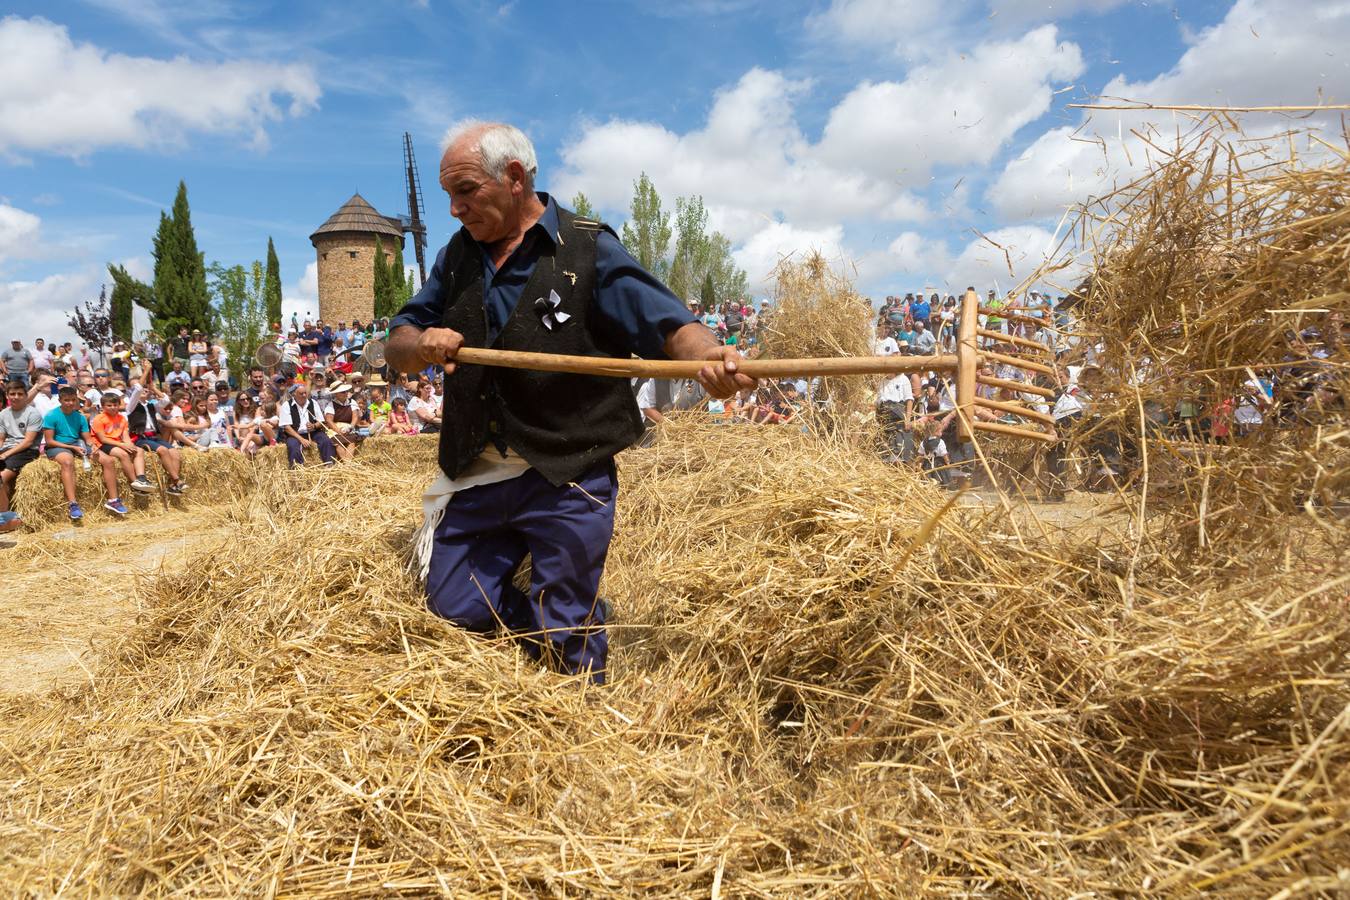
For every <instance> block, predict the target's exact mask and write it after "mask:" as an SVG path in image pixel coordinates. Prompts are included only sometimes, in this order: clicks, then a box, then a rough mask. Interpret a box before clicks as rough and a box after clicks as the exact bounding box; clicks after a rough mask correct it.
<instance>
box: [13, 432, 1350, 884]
mask: <svg viewBox="0 0 1350 900" xmlns="http://www.w3.org/2000/svg"><path fill="white" fill-rule="evenodd" d="M663 431H664V435H663V439H662V440H661V441H659V442H658V443H656V444H655V445H654V446H652V447H650V448H646V449H643V450H637V451H630V452H627V453H625V454H623V456H622V457H621V470H622V471H621V481H622V483H623V491H622V493H621V499H620V504H621V505H620V508H619V510H618V525H617V533H616V540H615V544H614V547H613V549H612V553H611V562H610V568H609V571H608V573H607V575H606V580H605V588H604V589H605V591H606V592H607V593H608V595H609V596H610V597H612V598H613V600H614V601H615V603H616V605H617V607H618V609H619V615H620V618H619V624H618V625H617V626H616V629H615V631H616V639H615V651H614V658H613V665H614V674H615V676H616V679H615V682H614V683H613V684H612V685H611V686H609V687H606V688H603V689H590V688H587V687H586V686H585V685H583V684H579V683H577V682H576V681H573V680H570V679H566V678H562V677H559V676H555V675H552V674H549V673H546V672H542V671H540V670H539V669H538V668H537V667H536V666H535V665H534V664H533V663H531V662H529V661H528V660H526V659H525V658H524V657H523V656H522V655H521V654H519V653H518V652H517V651H516V649H515V648H514V646H513V645H512V644H510V643H509V642H506V641H501V640H484V639H478V638H473V637H470V636H468V635H466V634H464V633H462V632H459V631H457V630H456V629H454V628H452V627H449V626H447V625H446V624H445V623H444V622H441V621H439V620H437V619H435V618H434V617H432V616H430V615H429V614H427V613H425V612H424V611H423V608H422V603H421V599H420V595H419V590H418V586H417V585H416V584H414V583H413V581H412V580H411V578H410V577H409V576H408V575H407V573H406V570H405V569H404V568H403V567H402V565H401V560H402V557H403V556H404V555H405V552H406V545H407V541H408V537H409V535H410V534H411V532H412V530H413V528H414V527H415V526H416V524H417V518H418V511H417V504H416V498H417V494H418V492H419V491H420V489H421V487H422V484H423V483H424V481H423V480H424V479H426V478H429V477H430V476H431V474H432V473H433V472H434V457H433V456H432V454H431V453H430V452H429V451H430V450H431V448H430V445H429V444H427V445H425V449H424V450H419V449H418V448H412V449H410V450H409V451H408V457H407V459H406V460H405V461H404V463H403V464H402V465H403V466H404V467H405V468H404V470H403V472H402V473H401V475H400V477H397V478H395V477H390V471H389V469H388V468H387V467H386V466H385V465H376V464H375V462H376V454H374V453H371V454H370V455H369V457H368V459H367V460H359V461H358V462H356V463H354V464H353V465H350V466H345V467H338V468H336V469H332V470H312V471H310V470H306V471H302V472H288V471H285V470H283V469H278V470H275V471H269V472H265V473H263V474H262V475H261V476H260V479H259V484H258V490H257V491H256V492H255V494H254V496H253V498H252V501H251V503H250V504H248V505H247V507H241V509H242V510H243V511H241V513H240V526H241V528H247V529H248V531H249V534H250V540H248V541H245V542H240V543H239V544H238V545H237V546H234V547H231V548H230V552H229V553H228V554H222V553H221V552H220V551H219V549H218V548H216V547H210V548H203V551H202V553H201V554H200V555H199V556H198V558H197V559H195V560H193V561H192V562H191V564H189V565H188V566H186V567H185V569H184V570H183V571H181V572H170V573H166V574H165V575H163V576H161V577H159V578H157V579H154V580H152V581H148V582H147V583H146V584H145V585H144V586H143V588H142V596H141V601H142V602H143V603H144V604H145V608H146V609H147V610H148V613H147V615H146V617H145V620H144V621H143V622H142V623H141V624H140V625H138V627H137V628H136V629H135V630H134V631H133V632H131V633H130V634H128V635H127V636H126V637H125V639H123V640H122V641H121V642H119V643H118V644H117V645H116V646H114V647H112V648H109V649H110V652H109V653H107V654H105V657H106V658H108V660H109V662H108V664H107V665H106V666H105V667H104V668H103V669H101V670H100V671H99V672H98V673H97V677H96V679H95V685H96V687H93V688H90V689H87V690H84V691H80V692H75V693H71V694H69V695H66V696H53V697H49V698H46V699H43V700H41V701H39V702H31V701H30V702H25V703H22V704H20V703H9V704H0V746H3V747H4V748H5V750H6V753H5V755H4V757H3V761H0V808H2V809H3V810H4V818H3V821H4V822H5V825H4V826H3V837H4V839H3V841H2V842H0V846H3V850H0V878H3V879H4V880H5V881H6V882H7V883H12V884H21V885H23V886H24V888H25V889H26V890H28V891H31V892H33V893H38V894H44V893H55V892H56V891H58V890H66V891H69V890H76V891H80V892H87V893H99V894H114V895H129V894H137V893H186V892H193V893H200V894H226V893H228V894H235V895H237V894H254V893H264V892H272V893H291V894H302V893H350V894H377V893H378V894H389V893H407V894H429V893H434V892H444V893H458V894H493V895H500V894H502V893H506V894H528V895H531V896H541V895H542V896H555V897H562V896H577V895H581V894H587V895H590V894H612V895H625V896H629V895H633V894H637V893H645V894H655V895H663V896H706V895H708V894H709V892H710V891H713V890H714V885H717V886H719V887H720V890H721V891H722V892H724V893H726V894H728V895H733V894H734V895H737V896H741V895H744V896H763V895H777V896H782V895H797V894H818V893H835V894H845V895H849V894H859V893H867V892H874V891H877V890H878V889H879V890H881V891H882V892H885V891H886V890H888V889H889V886H891V885H899V886H902V887H901V888H900V889H901V890H903V891H905V892H911V891H915V890H923V889H926V888H931V889H937V890H944V891H951V892H961V893H976V892H979V893H1041V894H1056V895H1061V894H1068V893H1075V892H1078V893H1085V892H1089V891H1091V892H1107V891H1120V890H1124V891H1138V892H1145V891H1166V892H1180V891H1187V890H1190V891H1194V890H1196V889H1202V888H1205V887H1212V886H1222V887H1223V888H1224V889H1226V890H1227V891H1229V892H1232V893H1244V894H1245V893H1261V894H1272V893H1277V892H1279V891H1280V890H1282V889H1287V890H1289V891H1290V892H1295V891H1317V890H1323V891H1332V890H1334V889H1336V888H1337V887H1338V886H1339V887H1341V888H1343V887H1344V884H1343V881H1342V879H1343V877H1344V876H1343V875H1342V874H1339V873H1340V872H1341V869H1342V868H1343V864H1344V859H1345V858H1346V855H1347V853H1350V837H1348V834H1350V833H1347V831H1346V830H1345V828H1344V824H1343V823H1344V822H1345V821H1346V819H1347V816H1350V800H1348V799H1347V798H1350V790H1348V789H1350V781H1347V778H1350V776H1348V775H1347V774H1346V773H1347V772H1350V766H1347V765H1346V763H1347V762H1350V719H1347V714H1346V712H1345V710H1346V708H1347V705H1346V704H1347V699H1350V674H1347V671H1346V653H1347V650H1350V633H1348V629H1350V623H1347V622H1346V620H1345V617H1344V614H1343V595H1344V587H1343V585H1344V576H1343V574H1342V573H1343V572H1344V571H1345V570H1346V564H1347V563H1350V557H1348V556H1347V553H1346V549H1345V547H1344V546H1338V547H1334V548H1330V552H1327V551H1328V549H1329V548H1328V547H1327V546H1326V545H1325V544H1324V545H1321V546H1319V547H1318V548H1317V550H1318V552H1317V553H1316V554H1311V555H1308V556H1298V555H1294V554H1292V553H1291V554H1290V555H1288V556H1286V555H1285V554H1286V552H1288V545H1287V544H1286V543H1285V542H1283V541H1282V540H1277V539H1274V538H1279V537H1281V536H1280V535H1272V540H1271V542H1270V546H1269V548H1268V553H1266V554H1264V555H1255V556H1252V557H1250V558H1249V559H1248V560H1247V568H1245V569H1244V570H1243V571H1242V573H1241V578H1240V580H1237V581H1235V580H1234V579H1233V578H1232V576H1231V575H1230V574H1229V572H1228V571H1227V570H1226V569H1225V568H1224V566H1223V565H1220V564H1219V562H1222V563H1223V564H1225V565H1226V563H1227V560H1223V561H1219V562H1216V563H1215V565H1213V566H1211V567H1200V566H1195V565H1191V566H1190V567H1189V568H1187V569H1184V570H1182V569H1177V568H1174V567H1173V565H1172V563H1171V562H1170V561H1169V559H1168V557H1167V556H1166V554H1164V553H1162V552H1160V551H1159V550H1158V549H1156V548H1154V547H1153V546H1152V545H1151V544H1150V543H1148V542H1143V543H1136V542H1135V541H1134V539H1133V537H1132V536H1131V535H1128V534H1127V535H1123V536H1122V537H1121V540H1122V541H1125V543H1124V544H1123V545H1121V544H1103V543H1101V542H1099V541H1098V540H1097V539H1096V536H1095V535H1094V537H1093V538H1092V539H1090V540H1089V539H1082V540H1075V539H1072V538H1065V539H1064V542H1063V543H1062V544H1061V545H1057V546H1046V545H1044V544H1043V543H1038V542H1037V540H1036V539H1035V538H1034V537H1033V536H1032V535H1031V534H1025V535H1024V538H1023V539H1019V538H1018V537H1017V534H1016V533H1015V531H1014V526H1013V525H1012V524H1010V523H1009V522H1007V521H1004V520H1002V519H1000V518H999V516H998V515H997V513H981V512H979V511H971V510H964V509H961V508H958V507H954V506H953V507H948V506H947V505H946V503H945V501H946V499H947V498H946V497H944V496H943V495H942V494H940V493H938V492H936V491H935V490H934V489H933V488H932V487H931V486H930V485H929V484H928V483H927V482H924V481H922V480H920V479H918V478H916V477H913V476H912V475H910V474H909V473H908V472H906V471H904V470H895V469H891V468H888V467H884V466H882V465H881V464H880V463H878V462H877V461H876V460H875V458H874V457H872V456H871V455H869V454H866V453H861V452H859V451H857V450H855V449H853V448H852V446H851V445H849V444H847V443H841V442H840V441H837V440H823V439H819V438H817V437H814V436H812V435H808V434H802V433H800V432H797V431H795V430H792V429H765V428H758V429H757V428H732V427H700V426H694V425H690V426H681V425H679V424H676V425H674V426H673V427H671V428H668V429H665V430H663ZM378 446H379V445H375V447H378ZM388 446H389V447H390V452H396V451H395V449H394V448H395V447H396V446H397V445H392V444H391V445H388ZM403 447H411V445H401V446H398V451H402V448H403ZM419 454H420V455H419ZM732 472H734V473H735V477H734V478H732V477H729V473H732ZM316 510H321V511H322V512H321V513H320V514H316V513H315V511H316ZM1301 538H1302V539H1303V540H1304V541H1305V542H1306V540H1307V535H1303V536H1301ZM72 861H77V862H76V863H72ZM879 886H886V887H879Z"/></svg>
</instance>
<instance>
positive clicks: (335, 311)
mask: <svg viewBox="0 0 1350 900" xmlns="http://www.w3.org/2000/svg"><path fill="white" fill-rule="evenodd" d="M376 239H378V240H379V241H380V243H381V245H382V246H383V247H384V252H385V253H386V254H388V256H389V260H390V261H391V262H392V261H393V258H394V252H395V247H396V245H397V246H398V247H401V246H402V245H403V229H402V228H401V227H400V223H399V220H398V219H397V218H392V217H390V216H382V215H380V214H379V213H378V212H376V210H375V207H373V206H371V205H370V204H369V203H367V202H366V199H365V198H364V197H362V196H361V195H360V194H353V195H352V199H350V200H348V201H347V202H346V203H344V204H342V206H341V208H339V209H338V211H337V212H335V213H333V214H332V215H331V216H329V217H328V221H327V222H324V223H323V224H322V225H320V226H319V228H318V230H317V231H315V232H314V233H313V234H311V235H310V236H309V240H310V243H312V244H313V245H314V251H315V253H316V254H317V255H318V264H319V318H320V319H322V320H323V321H325V322H328V323H330V324H331V323H336V322H350V321H352V320H353V319H359V320H360V321H362V322H369V321H370V320H371V319H372V318H373V317H374V315H375V241H376Z"/></svg>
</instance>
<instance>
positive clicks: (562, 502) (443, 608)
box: [427, 460, 618, 684]
mask: <svg viewBox="0 0 1350 900" xmlns="http://www.w3.org/2000/svg"><path fill="white" fill-rule="evenodd" d="M617 493H618V479H617V478H616V475H615V471H614V463H613V461H612V460H605V461H604V462H601V463H597V464H596V465H595V466H593V467H592V468H591V469H590V470H589V471H588V472H586V473H585V475H583V476H582V477H581V478H579V479H578V480H577V481H576V482H574V483H572V484H566V485H563V486H562V487H554V486H553V485H552V484H550V483H549V481H548V480H547V479H546V478H544V476H542V475H540V474H539V472H537V471H536V470H534V469H529V470H527V471H526V472H525V474H524V475H521V476H519V477H517V478H512V479H511V480H509V481H502V482H498V483H497V484H486V485H480V486H478V487H473V488H469V489H467V490H464V491H460V492H459V493H457V494H455V496H454V497H452V498H451V500H450V504H449V506H447V507H446V510H445V516H444V518H443V519H442V520H441V523H440V525H439V526H438V527H437V529H436V534H435V543H434V545H433V547H432V551H431V566H430V570H429V572H428V575H427V606H428V607H429V608H430V609H431V611H432V612H434V613H436V614H437V615H439V616H442V617H444V618H446V619H449V620H450V621H451V622H454V623H455V624H456V625H459V626H460V627H461V628H466V629H468V630H469V631H474V632H478V633H484V634H486V633H492V632H495V631H497V630H498V629H499V628H500V629H504V630H505V631H507V632H508V633H510V634H513V635H515V636H516V638H517V639H518V640H519V641H520V643H521V645H522V646H523V647H524V649H525V650H526V652H527V653H529V654H530V655H531V656H532V657H534V658H536V659H539V658H542V659H543V660H544V661H545V662H547V663H549V664H550V665H552V666H553V667H555V668H557V669H559V670H560V671H563V672H567V673H571V674H580V673H585V672H589V673H590V676H591V679H592V680H593V681H594V682H595V683H597V684H603V683H604V681H605V661H606V658H607V656H608V653H609V639H608V637H607V636H606V634H605V630H604V625H605V619H604V613H603V611H602V610H601V608H600V604H599V602H598V601H597V593H596V592H597V591H598V589H599V587H600V575H601V573H602V572H603V571H604V568H605V556H606V555H607V554H608V553H609V541H610V538H611V537H612V536H613V534H614V498H615V495H616V494H617ZM526 553H529V554H530V560H531V570H532V571H531V575H530V592H529V594H528V595H526V594H524V593H523V592H521V591H520V589H518V588H516V587H515V586H514V585H513V584H512V583H511V576H512V575H513V574H514V572H515V571H516V567H517V566H519V565H520V563H521V561H522V560H523V559H524V558H525V554H526Z"/></svg>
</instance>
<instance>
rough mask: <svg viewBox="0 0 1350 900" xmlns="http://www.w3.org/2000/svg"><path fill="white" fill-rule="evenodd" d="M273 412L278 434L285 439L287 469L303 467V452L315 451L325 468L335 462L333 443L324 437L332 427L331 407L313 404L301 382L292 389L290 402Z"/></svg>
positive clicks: (278, 406) (285, 401)
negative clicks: (278, 430) (275, 417)
mask: <svg viewBox="0 0 1350 900" xmlns="http://www.w3.org/2000/svg"><path fill="white" fill-rule="evenodd" d="M277 412H278V418H279V422H278V423H277V424H278V425H279V427H280V428H281V432H282V434H284V435H285V437H286V457H287V458H288V459H289V460H290V467H291V468H292V469H293V468H295V467H296V466H300V465H304V462H305V450H306V449H307V448H309V447H318V448H319V459H321V460H322V461H323V464H324V465H325V466H331V465H332V464H333V463H334V462H335V461H336V451H335V450H334V449H333V441H332V439H330V438H329V437H328V431H327V430H326V429H327V428H331V427H332V424H333V421H332V420H333V406H332V404H330V403H323V402H319V401H316V400H314V399H313V398H311V397H310V396H309V388H308V387H307V386H306V385H305V384H304V383H303V382H302V383H300V384H297V385H296V386H295V391H294V393H292V394H291V399H290V400H284V399H283V400H282V402H280V403H278V404H277Z"/></svg>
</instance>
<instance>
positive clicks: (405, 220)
mask: <svg viewBox="0 0 1350 900" xmlns="http://www.w3.org/2000/svg"><path fill="white" fill-rule="evenodd" d="M403 187H404V191H405V192H406V193H407V195H408V214H407V215H405V216H399V224H400V227H401V228H402V229H403V231H404V233H406V234H411V235H412V242H413V250H414V251H415V252H416V254H417V273H418V275H420V276H421V278H420V280H419V281H418V282H417V283H418V284H419V285H423V284H426V283H427V217H426V205H425V204H423V202H422V178H421V176H419V175H418V174H417V157H416V156H414V155H413V145H412V135H411V134H409V133H408V132H406V131H405V132H403Z"/></svg>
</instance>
